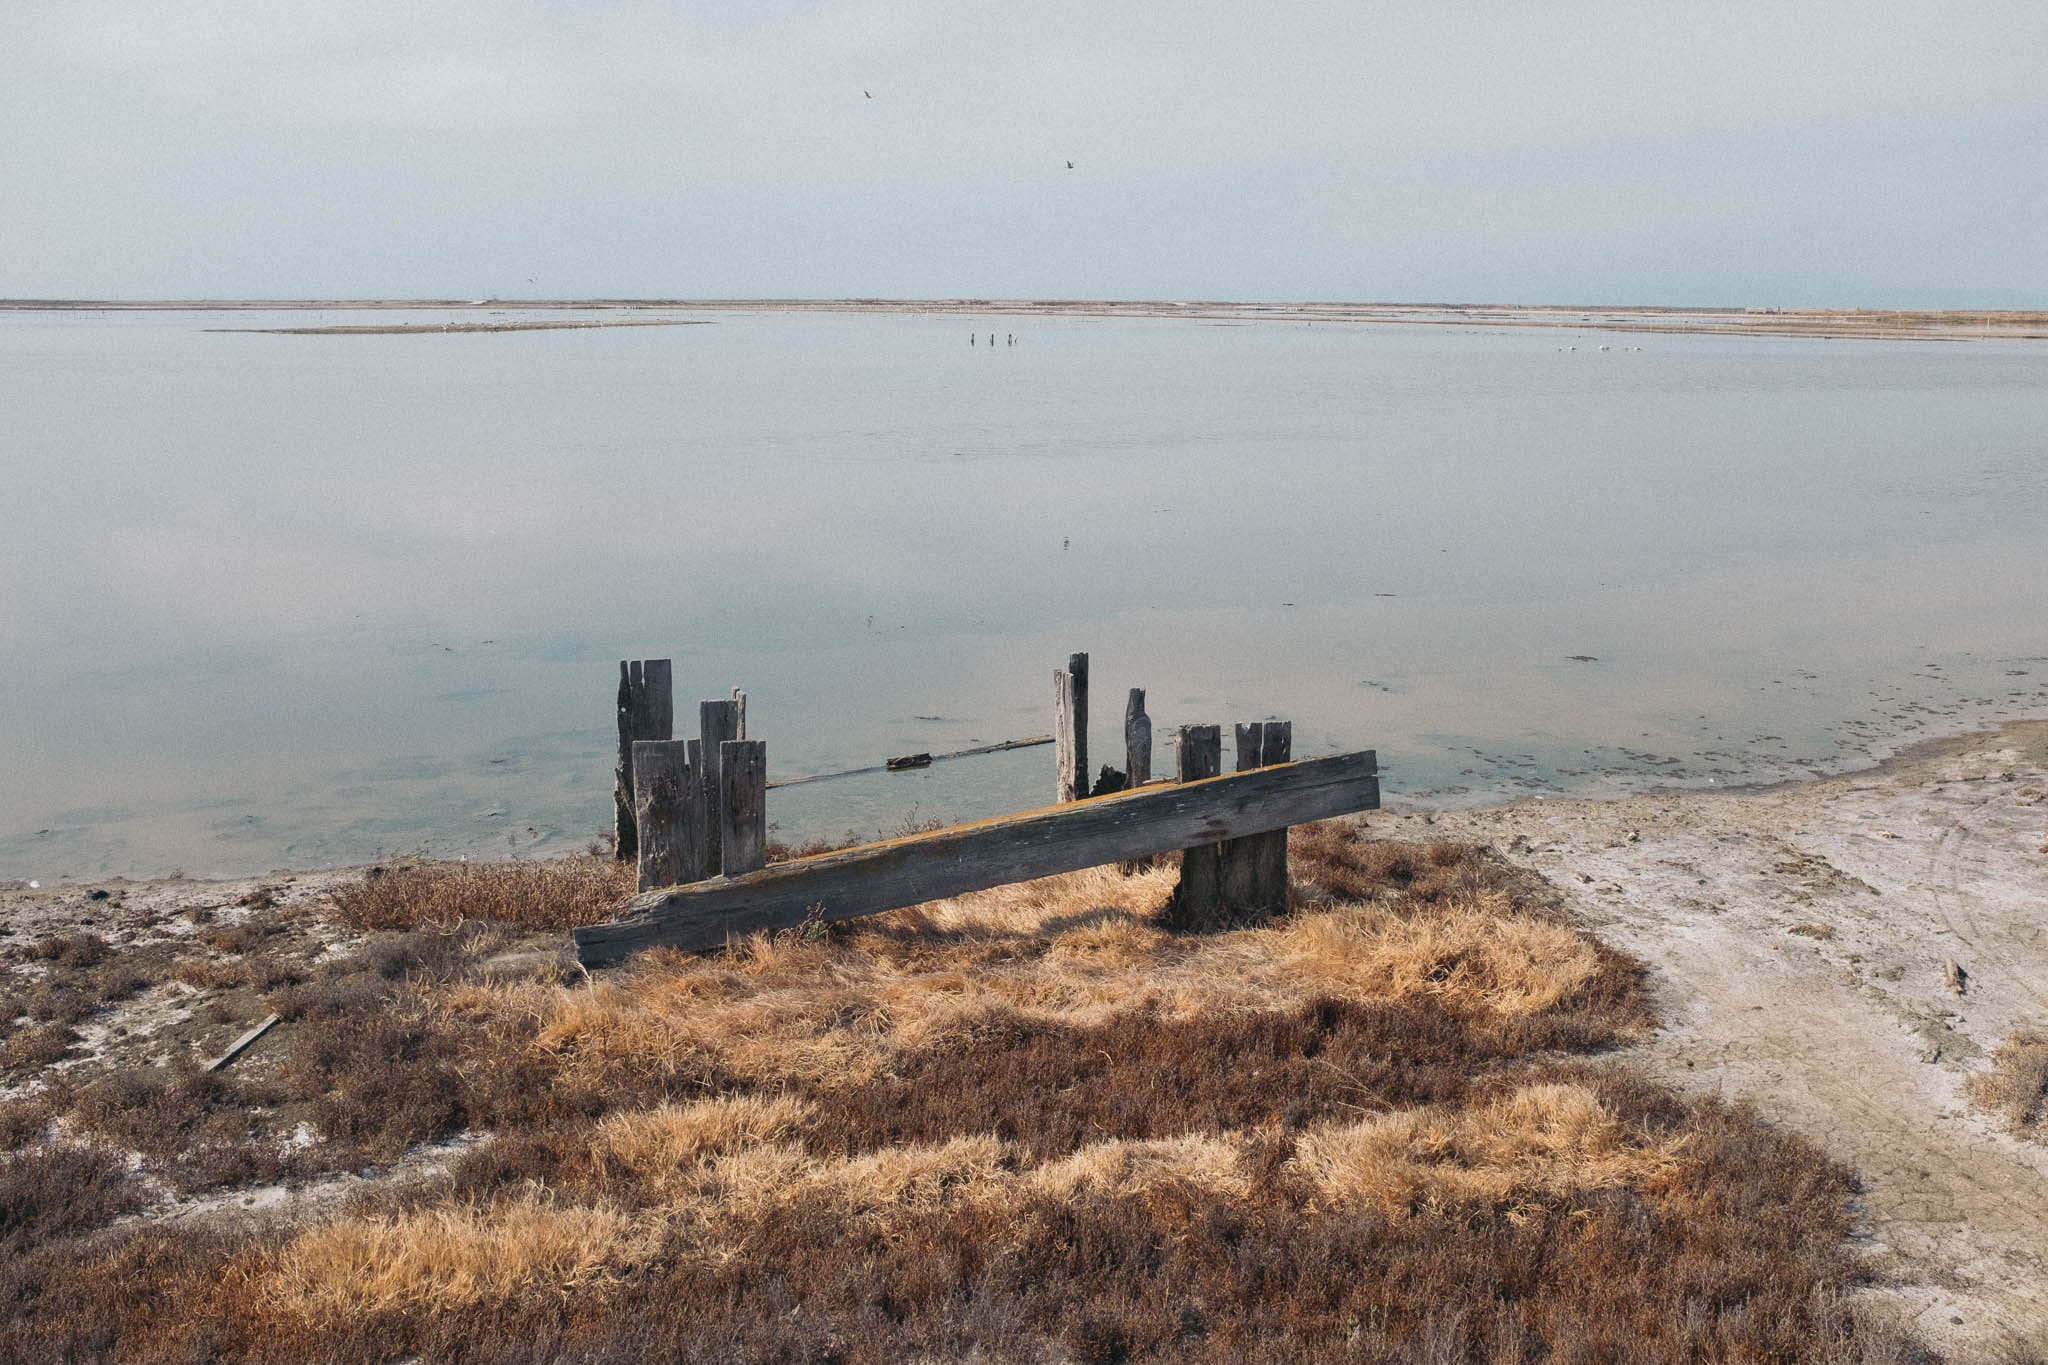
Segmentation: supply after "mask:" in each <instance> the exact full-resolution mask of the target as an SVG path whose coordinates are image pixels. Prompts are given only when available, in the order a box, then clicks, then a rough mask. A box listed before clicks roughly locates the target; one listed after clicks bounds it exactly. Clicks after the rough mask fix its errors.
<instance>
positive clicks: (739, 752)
mask: <svg viewBox="0 0 2048 1365" xmlns="http://www.w3.org/2000/svg"><path fill="white" fill-rule="evenodd" d="M718 747H719V751H720V752H719V759H718V771H719V782H720V785H721V786H722V787H723V789H724V794H723V796H722V798H721V799H720V801H719V803H718V806H719V824H720V829H719V839H718V843H719V848H720V849H721V855H720V856H721V857H722V858H723V860H724V861H723V867H724V869H725V875H726V876H728V877H739V876H744V875H745V874H747V873H749V872H756V871H759V870H760V869H761V868H763V867H766V866H767V865H768V746H767V745H766V744H765V743H763V742H762V741H760V740H758V739H729V740H726V741H725V742H724V743H723V744H721V745H719V746H718Z"/></svg>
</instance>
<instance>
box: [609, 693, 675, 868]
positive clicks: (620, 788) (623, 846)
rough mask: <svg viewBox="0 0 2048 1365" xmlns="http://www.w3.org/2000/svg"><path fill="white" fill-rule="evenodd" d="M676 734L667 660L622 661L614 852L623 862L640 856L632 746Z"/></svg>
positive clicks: (614, 798)
mask: <svg viewBox="0 0 2048 1365" xmlns="http://www.w3.org/2000/svg"><path fill="white" fill-rule="evenodd" d="M674 734H675V692H674V688H673V686H672V685H671V675H670V669H669V661H668V660H667V659H621V660H619V761H618V768H617V772H616V781H615V782H614V783H613V786H612V804H613V807H614V808H615V814H616V819H617V823H616V824H615V825H614V826H613V828H614V829H615V830H616V831H617V835H618V838H617V843H616V844H615V846H614V847H613V850H612V853H613V856H614V857H616V858H617V859H618V860H619V861H620V862H622V863H624V862H631V861H632V860H633V859H634V858H636V857H637V856H639V849H640V846H639V839H638V837H637V835H636V833H635V828H634V824H633V744H634V741H636V740H642V739H668V738H670V737H672V736H673V735H674Z"/></svg>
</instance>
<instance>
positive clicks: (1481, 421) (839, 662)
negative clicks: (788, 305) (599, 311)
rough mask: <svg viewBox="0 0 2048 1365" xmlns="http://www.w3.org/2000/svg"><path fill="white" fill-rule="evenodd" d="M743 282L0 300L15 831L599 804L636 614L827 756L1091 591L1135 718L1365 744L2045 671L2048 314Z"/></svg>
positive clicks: (171, 853)
mask: <svg viewBox="0 0 2048 1365" xmlns="http://www.w3.org/2000/svg"><path fill="white" fill-rule="evenodd" d="M389 316H390V315H385V314H377V315H370V316H369V317H368V319H367V320H371V321H384V320H388V318H389ZM697 316H700V317H703V318H706V319H707V320H709V321H710V322H711V324H712V325H709V326H696V327H676V328H635V329H620V330H608V331H573V332H528V333H510V334H495V335H447V336H435V335H426V336H327V337H319V336H315V337H306V336H254V335H228V334H218V333H210V332H208V331H206V330H205V329H206V328H209V327H217V326H258V325H305V324H307V323H309V322H318V321H337V322H350V321H354V322H360V321H364V320H366V318H365V315H361V314H355V315H335V316H331V317H330V316H326V315H318V314H306V313H293V314H288V315H250V314H219V313H211V314H201V313H130V314H110V315H32V314H0V480H4V485H0V486H4V490H5V493H4V500H0V507H4V509H5V513H6V522H5V528H4V530H0V878H7V877H18V878H30V877H34V878H40V879H44V880H52V879H58V878H66V877H90V876H97V875H104V874H107V873H114V872H122V873H131V874H145V873H159V872H165V871H169V870H173V869H180V868H182V869H184V870H186V871H189V872H191V873H193V874H201V873H220V872H235V871H250V870H262V869H267V868H271V867H276V866H284V865H290V866H307V865H315V864H322V863H339V862H350V861H358V860H365V859H370V858H373V857H376V856H379V855H381V854H385V853H391V852H398V851H406V850H411V849H416V848H419V847H422V846H425V847H427V848H429V849H431V850H432V851H434V852H437V853H449V854H454V853H477V852H495V853H501V854H502V853H505V852H508V851H517V852H519V853H522V854H525V853H545V852H549V851H554V850H559V849H563V848H568V847H572V846H576V845H579V844H581V843H583V842H586V841H587V840H588V839H589V837H590V836H591V834H592V833H593V832H594V831H595V830H597V829H598V828H599V827H600V826H602V825H604V824H605V823H607V822H608V820H609V818H610V783H611V773H610V765H611V754H610V748H611V744H612V741H613V728H612V716H611V706H612V691H613V688H614V685H615V678H616V670H617V660H618V659H620V658H621V657H626V656H632V657H643V656H650V655H666V656H670V657H672V658H674V660H675V667H676V678H677V687H678V695H679V698H680V699H681V700H683V701H685V702H688V701H694V699H695V698H697V697H699V696H718V695H722V694H724V693H725V692H727V691H728V690H729V689H730V688H732V687H733V686H735V685H738V686H743V687H745V688H746V689H747V691H748V694H749V698H750V700H749V706H748V718H749V724H750V729H751V730H752V732H753V734H754V735H755V736H756V737H758V738H764V739H766V740H767V741H768V745H769V757H770V766H771V769H772V770H773V771H774V774H775V775H776V776H792V775H796V774H800V773H810V772H819V771H826V770H832V769H836V768H843V767H855V766H860V765H864V764H870V763H875V762H878V761H880V760H881V759H882V758H885V757H887V756H889V755H891V754H898V753H905V752H912V751H916V750H933V751H939V750H947V749H954V748H959V747H964V746H966V745H969V744H974V743H983V742H991V741H995V740H1001V739H1007V738H1012V737H1016V736H1022V735H1028V734H1034V733H1041V732H1043V731H1045V730H1046V729H1048V728H1049V724H1050V711H1051V683H1050V675H1051V672H1052V670H1053V668H1054V667H1055V666H1057V665H1058V664H1059V663H1061V662H1062V661H1063V660H1064V659H1065V657H1066V655H1067V654H1068V653H1069V652H1071V651H1073V650H1076V649H1085V650H1088V651H1090V653H1091V654H1092V656H1093V662H1094V678H1095V689H1096V703H1095V709H1096V711H1097V714H1098V720H1099V722H1100V723H1098V724H1097V726H1096V727H1095V730H1096V733H1095V736H1094V743H1095V746H1096V747H1097V749H1098V751H1099V752H1101V753H1102V754H1104V755H1105V756H1106V755H1108V754H1109V753H1110V752H1111V750H1112V749H1117V750H1120V748H1121V737H1120V736H1121V710H1122V705H1121V701H1122V694H1123V689H1124V688H1126V687H1129V686H1134V685H1140V686H1145V687H1147V688H1148V689H1149V690H1150V697H1151V712H1152V715H1153V717H1154V721H1155V725H1156V726H1157V727H1158V728H1159V730H1160V733H1162V734H1164V733H1166V732H1167V731H1168V730H1169V729H1170V727H1172V726H1174V725H1176V724H1179V723H1182V722H1190V721H1208V722H1230V721H1233V720H1247V719H1257V718H1260V717H1263V716H1268V715H1277V716H1282V717H1291V718H1292V719H1293V720H1294V721H1295V722H1296V751H1297V753H1313V752H1318V751H1324V750H1330V749H1335V748H1349V747H1357V746H1368V745H1370V746H1376V747H1377V748H1378V749H1379V750H1380V753H1381V758H1382V761H1383V763H1385V764H1386V765H1387V767H1388V769H1389V773H1388V789H1389V796H1390V800H1394V801H1400V800H1404V799H1406V800H1416V799H1425V798H1426V799H1432V800H1469V799H1479V798H1482V797H1485V796H1490V795H1495V794H1500V793H1513V792H1520V791H1532V790H1533V791H1614V790H1623V789H1627V788H1630V787H1637V786H1642V785H1646V784H1653V783H1667V782H1680V783H1693V784H1707V783H1710V782H1719V783H1732V782H1747V781H1756V780H1767V779H1772V778H1777V777H1782V776H1791V775H1801V774H1805V773H1809V772H1814V771H1825V770H1831V769H1838V768H1841V767H1844V766H1848V765H1851V764H1855V763H1858V762H1862V761H1866V760H1867V759H1868V758H1869V757H1870V756H1871V755H1872V754H1873V753H1879V752H1882V751H1883V750H1884V749H1885V748H1886V747H1887V746H1889V745H1892V744H1895V743H1897V742H1898V741H1899V740H1900V739H1901V738H1904V737H1909V736H1912V735H1916V734H1920V733H1925V732H1926V731H1927V730H1929V729H1941V728H1955V727H1958V726H1960V725H1963V724H1965V723H1968V722H1970V721H1972V720H1974V719H1980V718H1987V717H1991V716H2004V715H2019V714H2043V713H2048V590H2044V586H2043V579H2042V576H2043V569H2044V567H2048V347H2044V346H2040V345H2028V344H2026V343H1982V344H1975V343H1973V344H1953V343H1951V344H1940V343H1872V342H1832V343H1831V342H1826V341H1803V340H1778V339H1739V338H1726V337H1657V336H1653V337H1646V338H1630V337H1626V336H1620V335H1603V334H1597V333H1564V332H1550V331H1523V332H1486V331H1478V330H1463V329H1421V328H1400V327H1378V328H1375V327H1370V326H1341V325H1323V324H1318V325H1314V326H1310V327H1283V326H1270V325H1250V326H1243V325H1240V326H1231V325H1208V324H1202V323H1199V322H1194V321H1189V320H1171V321H1156V320H1132V321H1115V322H1110V321H1094V320H1083V319H1072V320H1045V319H1035V318H1034V319H1028V320H1021V319H1005V318H992V319H988V320H984V321H983V322H982V323H981V324H980V331H981V333H982V334H983V338H984V344H983V345H981V346H977V347H973V348H970V347H969V346H968V345H967V336H968V330H969V326H970V324H969V323H967V322H965V321H963V320H961V319H957V318H953V317H946V318H932V319H920V318H907V317H859V316H844V315H824V314H815V315H813V314H781V315H772V314H721V313H704V314H699V315H697ZM1020 327H1021V328H1022V329H1023V330H1018V329H1019V328H1020ZM991 330H994V331H996V332H998V333H1003V332H1010V331H1016V332H1017V337H1018V344H1017V345H1016V346H1015V347H1006V346H1005V347H998V348H997V349H996V350H994V351H991V350H989V349H988V347H987V346H986V344H985V342H986V334H987V333H988V332H989V331H991ZM1637 344H1640V345H1641V347H1642V349H1641V350H1635V349H1632V348H1633V347H1634V346H1635V345H1637ZM1602 345H1607V346H1610V347H1612V349H1611V350H1608V351H1604V352H1603V351H1601V350H1599V349H1598V348H1599V347H1600V346H1602ZM1574 346H1575V347H1576V348H1577V349H1576V350H1568V349H1560V348H1564V347H1574ZM1574 655H1584V656H1591V659H1592V661H1590V662H1589V661H1583V660H1575V659H1573V658H1572V657H1571V656H1574ZM682 709H684V708H680V707H679V710H682ZM687 710H688V713H689V714H690V715H691V716H692V717H694V707H689V708H687ZM1160 758H1161V761H1162V762H1164V763H1167V764H1169V765H1170V761H1171V760H1170V756H1169V755H1167V754H1165V753H1162V754H1161V756H1160ZM1051 785H1052V754H1051V751H1050V749H1036V750H1025V751H1022V752H1019V753H1014V754H1009V755H1004V756H1001V757H997V758H989V759H976V760H967V761H963V762H959V763H954V764H950V765H942V766H939V767H935V768H932V769H929V770H926V771H924V772H922V773H912V774H895V775H889V776H886V777H875V778H866V779H851V780H847V781H842V782H828V783H819V784H816V785H813V786H808V787H804V788H800V789H793V790H790V791H783V792H777V793H775V795H774V797H773V798H772V799H771V809H772V811H773V819H774V820H775V821H776V823H777V824H778V825H779V826H780V829H781V832H782V833H784V834H787V835H809V834H831V835H837V834H842V833H844V832H846V831H848V830H852V831H857V832H861V833H872V832H874V831H875V830H877V829H882V828H888V827H893V826H895V825H897V824H899V823H900V822H902V821H904V820H905V819H924V818H929V817H934V816H943V817H961V818H964V817H968V816H975V815H982V814H989V813H994V812H996V811H1000V810H1005V809H1012V808H1016V807H1020V806H1026V805H1036V804H1039V803H1040V802H1042V801H1043V800H1045V799H1046V798H1048V797H1049V795H1050V792H1051Z"/></svg>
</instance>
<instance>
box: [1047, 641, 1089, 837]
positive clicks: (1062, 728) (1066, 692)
mask: <svg viewBox="0 0 2048 1365" xmlns="http://www.w3.org/2000/svg"><path fill="white" fill-rule="evenodd" d="M1052 715H1053V727H1052V734H1053V745H1054V749H1053V762H1054V764H1055V766H1056V767H1057V769H1058V774H1059V777H1058V782H1057V784H1056V786H1057V793H1058V799H1059V800H1061V801H1078V800H1080V799H1081V798H1082V797H1084V796H1086V795H1087V794H1088V656H1087V655H1086V654H1076V655H1074V656H1073V657H1071V658H1069V659H1068V660H1067V666H1066V667H1065V668H1060V669H1055V670H1053V675H1052Z"/></svg>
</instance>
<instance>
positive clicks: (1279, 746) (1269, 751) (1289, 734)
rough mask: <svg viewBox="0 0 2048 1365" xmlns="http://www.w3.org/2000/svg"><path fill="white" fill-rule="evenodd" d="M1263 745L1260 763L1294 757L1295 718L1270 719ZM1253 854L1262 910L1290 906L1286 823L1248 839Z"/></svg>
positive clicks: (1257, 901) (1258, 904)
mask: <svg viewBox="0 0 2048 1365" xmlns="http://www.w3.org/2000/svg"><path fill="white" fill-rule="evenodd" d="M1262 738H1263V743H1262V744H1261V745H1260V753H1259V757H1260V763H1259V766H1260V767H1263V768H1271V767H1273V766H1275V765H1277V764H1281V763H1292V762H1293V761H1294V722H1293V721H1291V720H1269V721H1267V722H1266V729H1265V734H1264V736H1263V737H1262ZM1249 842H1250V844H1251V847H1252V857H1253V859H1254V860H1255V861H1256V863H1257V866H1258V875H1257V877H1256V879H1255V881H1254V883H1253V884H1254V886H1255V887H1256V888H1257V892H1256V896H1255V905H1254V907H1253V908H1255V909H1260V910H1285V909H1286V908H1287V830H1286V827H1285V826H1282V827H1281V828H1279V829H1275V830H1268V831H1267V832H1266V833H1264V834H1254V835H1252V836H1251V838H1250V840H1249Z"/></svg>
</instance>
